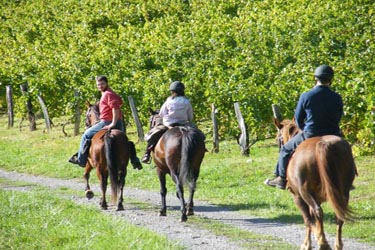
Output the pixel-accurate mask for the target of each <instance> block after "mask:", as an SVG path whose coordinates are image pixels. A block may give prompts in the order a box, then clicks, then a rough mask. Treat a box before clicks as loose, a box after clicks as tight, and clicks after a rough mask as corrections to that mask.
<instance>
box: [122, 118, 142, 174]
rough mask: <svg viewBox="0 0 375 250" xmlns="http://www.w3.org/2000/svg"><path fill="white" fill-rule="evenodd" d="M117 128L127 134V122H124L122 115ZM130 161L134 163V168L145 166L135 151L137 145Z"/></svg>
mask: <svg viewBox="0 0 375 250" xmlns="http://www.w3.org/2000/svg"><path fill="white" fill-rule="evenodd" d="M115 128H116V129H119V130H121V131H122V132H124V134H125V135H126V126H125V122H124V116H122V120H118V121H117V124H116V126H115ZM131 143H132V142H131ZM133 145H134V144H133ZM130 163H131V164H132V166H133V168H134V169H138V170H141V169H142V168H143V167H142V164H141V161H140V160H139V158H138V157H137V152H136V151H135V146H134V152H132V153H130Z"/></svg>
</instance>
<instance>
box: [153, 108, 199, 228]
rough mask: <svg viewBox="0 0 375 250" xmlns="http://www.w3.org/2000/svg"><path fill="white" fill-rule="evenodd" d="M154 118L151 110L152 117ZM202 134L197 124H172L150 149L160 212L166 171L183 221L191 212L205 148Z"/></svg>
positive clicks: (163, 206) (164, 211) (163, 209)
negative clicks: (173, 186) (158, 182)
mask: <svg viewBox="0 0 375 250" xmlns="http://www.w3.org/2000/svg"><path fill="white" fill-rule="evenodd" d="M156 119H160V118H158V115H157V114H154V115H153V116H152V118H151V121H152V122H151V127H153V126H154V123H153V121H155V120H156ZM204 140H205V136H204V134H203V133H202V132H201V131H200V130H199V129H197V128H192V127H187V126H176V127H172V128H170V129H169V130H167V131H166V132H165V133H164V134H163V135H162V137H161V138H160V140H159V141H158V143H157V144H156V146H155V148H154V151H153V160H154V163H155V165H156V171H157V174H158V177H159V181H160V195H161V210H160V216H166V215H167V204H166V199H165V198H166V195H167V188H166V175H167V174H170V175H171V177H172V180H173V182H174V183H175V184H176V191H177V192H176V194H177V197H178V198H179V200H180V204H181V213H182V216H181V222H185V221H187V215H193V214H194V202H193V197H194V192H195V189H196V182H197V179H198V176H199V170H200V166H201V163H202V160H203V157H204V154H205V152H206V146H205V142H204ZM185 185H188V186H189V193H190V195H189V199H188V202H187V204H186V203H185V197H184V186H185Z"/></svg>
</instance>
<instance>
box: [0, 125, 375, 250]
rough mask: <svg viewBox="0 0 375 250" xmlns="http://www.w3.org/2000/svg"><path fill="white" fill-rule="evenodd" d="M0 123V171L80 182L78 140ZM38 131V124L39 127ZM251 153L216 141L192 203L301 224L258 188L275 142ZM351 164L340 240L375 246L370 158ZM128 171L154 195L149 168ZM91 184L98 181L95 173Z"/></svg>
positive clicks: (286, 196)
mask: <svg viewBox="0 0 375 250" xmlns="http://www.w3.org/2000/svg"><path fill="white" fill-rule="evenodd" d="M0 121H3V124H4V125H3V126H0V137H1V140H0V148H1V149H2V150H0V159H2V161H1V162H0V167H1V168H3V169H7V170H10V171H12V170H15V171H19V172H26V173H32V174H37V175H46V176H52V177H58V178H65V179H72V178H79V179H82V173H83V171H82V169H81V168H78V167H75V166H73V165H72V164H69V163H68V162H67V159H68V158H69V157H70V156H71V155H72V154H73V153H74V152H76V151H77V149H78V144H79V139H80V137H79V136H77V137H72V136H69V137H65V136H64V135H63V134H62V132H61V128H60V127H55V128H53V130H52V131H51V132H50V133H43V132H42V131H41V130H38V131H34V132H29V131H28V130H27V128H23V132H22V133H20V131H19V130H18V129H16V128H13V129H7V128H6V119H1V120H0ZM43 126H44V124H43V123H42V122H41V124H40V125H39V126H38V127H43ZM68 129H69V128H68ZM71 131H72V128H71ZM135 131H136V130H135V128H132V127H130V128H128V135H129V137H130V138H131V139H132V140H133V141H134V142H136V148H137V151H138V154H139V156H141V153H143V152H144V148H145V146H146V144H145V143H144V142H138V140H137V138H136V132H135ZM71 133H72V132H71ZM207 138H208V139H207V148H208V149H209V150H211V148H212V142H211V141H210V135H208V136H207ZM250 154H251V156H250V157H244V156H241V155H240V148H239V146H238V145H237V144H236V143H235V141H234V140H225V141H221V142H220V152H219V153H217V154H215V153H207V154H206V156H205V158H204V160H203V163H202V167H201V174H200V177H199V180H198V186H197V191H196V196H195V197H196V199H200V200H205V201H208V202H210V203H212V204H216V205H221V206H226V207H229V208H231V209H233V210H237V211H240V212H241V213H244V214H247V215H249V216H250V215H251V216H259V217H263V218H269V219H274V220H277V221H280V222H285V223H298V224H302V223H303V222H302V217H301V214H300V212H299V210H298V209H297V208H296V206H295V205H294V203H293V200H292V197H291V195H290V193H289V192H287V191H282V190H278V189H273V188H270V187H268V186H266V185H264V184H263V181H264V180H265V179H266V178H267V177H268V176H270V175H271V174H272V173H273V171H274V166H275V163H276V160H277V157H278V149H277V147H276V144H275V141H274V140H265V141H259V142H257V143H256V144H255V145H254V146H253V147H252V148H251V152H250ZM356 163H357V167H358V172H359V176H358V177H357V178H356V180H355V182H354V185H355V186H356V189H355V190H354V191H352V193H351V200H350V205H351V207H352V208H353V210H354V212H355V214H356V218H357V219H356V221H355V222H350V223H346V224H345V225H344V229H343V236H344V237H350V238H356V239H358V240H360V241H363V242H367V243H370V244H372V245H375V235H374V234H373V226H372V224H373V223H374V221H375V199H374V198H375V180H374V179H375V176H374V174H373V173H374V172H373V171H374V170H373V166H374V163H375V157H374V156H366V157H358V158H357V159H356ZM128 169H129V171H128V176H127V178H126V185H128V186H133V187H138V188H144V189H149V190H153V191H155V192H159V181H158V179H157V176H156V173H155V169H154V168H153V167H152V165H144V169H143V170H141V171H136V170H133V169H132V168H131V167H129V168H128ZM91 180H92V182H94V183H95V182H97V178H96V176H95V174H93V175H92V178H91ZM167 184H168V191H169V192H175V187H174V185H173V183H172V181H171V179H170V178H168V179H167ZM323 209H324V211H325V229H326V231H327V232H329V233H331V234H334V233H335V224H334V218H333V212H332V210H331V209H330V207H329V206H328V205H327V204H324V205H323Z"/></svg>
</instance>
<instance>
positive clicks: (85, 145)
mask: <svg viewBox="0 0 375 250" xmlns="http://www.w3.org/2000/svg"><path fill="white" fill-rule="evenodd" d="M110 123H111V122H110V121H101V122H99V123H97V124H95V125H94V126H92V127H91V128H88V129H87V130H86V131H85V133H83V135H82V138H81V143H80V146H79V150H78V153H76V154H74V155H73V156H72V157H71V158H70V159H69V160H68V161H69V162H70V163H73V164H77V165H79V166H80V167H85V166H86V163H87V158H88V156H89V148H90V144H91V139H92V137H93V136H94V135H95V134H96V133H97V132H98V131H100V130H101V129H102V128H103V127H104V126H106V125H108V124H110Z"/></svg>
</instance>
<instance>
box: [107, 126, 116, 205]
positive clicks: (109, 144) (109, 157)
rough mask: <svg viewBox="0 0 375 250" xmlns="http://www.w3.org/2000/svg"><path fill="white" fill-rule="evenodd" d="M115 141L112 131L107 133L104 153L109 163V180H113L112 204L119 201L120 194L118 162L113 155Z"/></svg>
mask: <svg viewBox="0 0 375 250" xmlns="http://www.w3.org/2000/svg"><path fill="white" fill-rule="evenodd" d="M113 141H114V136H113V135H112V134H111V132H110V130H109V131H108V132H106V133H105V135H104V152H105V158H106V161H107V167H108V173H109V178H110V180H111V191H112V202H116V201H117V194H118V182H119V177H118V168H117V164H116V160H115V158H114V154H113V149H112V146H113Z"/></svg>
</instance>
